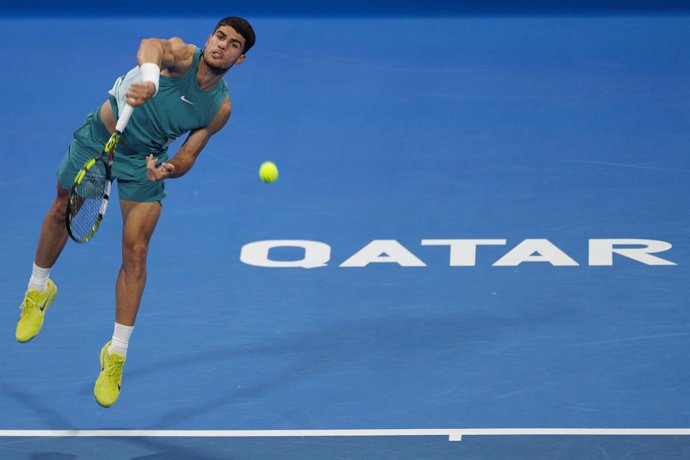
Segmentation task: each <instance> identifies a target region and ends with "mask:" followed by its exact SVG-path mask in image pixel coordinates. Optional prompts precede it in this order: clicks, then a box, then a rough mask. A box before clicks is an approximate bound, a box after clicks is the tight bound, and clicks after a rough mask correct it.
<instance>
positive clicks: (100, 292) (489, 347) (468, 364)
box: [0, 11, 690, 460]
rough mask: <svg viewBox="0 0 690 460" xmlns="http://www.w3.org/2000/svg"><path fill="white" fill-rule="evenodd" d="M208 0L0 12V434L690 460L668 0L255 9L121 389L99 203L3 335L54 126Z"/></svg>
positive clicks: (278, 455)
mask: <svg viewBox="0 0 690 460" xmlns="http://www.w3.org/2000/svg"><path fill="white" fill-rule="evenodd" d="M230 13H232V11H231V12H230ZM221 14H223V13H221ZM220 17H221V16H218V17H216V16H209V17H205V16H199V17H193V18H184V19H183V18H180V17H166V18H161V17H153V16H149V17H133V18H105V19H103V18H93V17H92V18H89V17H82V18H75V17H69V16H67V17H65V16H62V17H40V16H37V17H31V18H26V17H25V18H21V17H11V18H10V17H4V18H2V19H0V42H2V43H3V46H2V47H0V61H2V62H3V63H4V69H3V71H2V72H1V73H0V82H1V83H2V84H1V85H0V87H1V88H2V99H1V103H0V104H1V106H0V121H1V122H2V130H0V145H2V149H0V158H1V159H2V164H3V168H1V169H0V192H1V194H0V196H1V197H2V198H0V214H1V215H2V219H1V220H0V248H1V249H2V262H1V263H0V293H1V295H2V305H3V308H2V309H0V324H2V334H0V349H1V350H2V366H1V367H2V370H1V371H0V414H2V417H0V458H3V459H5V458H7V459H32V460H40V459H65V460H67V459H82V458H98V459H109V458H113V459H120V458H126V459H149V460H152V459H167V458H176V459H180V458H182V459H193V458H201V459H215V458H224V459H268V458H271V459H307V458H321V459H417V458H424V459H461V458H472V459H501V458H511V459H533V458H540V459H541V458H543V459H553V458H562V459H588V458H594V459H608V458H626V459H649V458H664V459H681V458H688V457H690V438H689V437H688V434H690V411H688V407H690V385H689V384H688V382H689V381H690V362H689V361H688V348H689V346H690V323H689V321H688V320H689V317H688V316H689V315H688V312H689V311H690V305H689V304H688V279H690V270H689V267H690V244H689V243H688V238H687V232H688V227H689V226H690V215H689V211H688V200H687V198H688V194H689V192H690V183H689V181H688V180H687V177H688V173H689V172H690V162H689V160H688V146H689V145H690V98H688V82H689V81H690V48H688V46H687V44H688V43H690V16H687V15H683V14H605V15H604V14H589V15H582V14H567V13H562V12H561V13H554V14H472V15H461V14H460V15H449V16H443V15H423V14H419V15H403V16H395V15H392V16H386V15H372V16H353V17H342V16H337V15H323V16H315V17H302V16H299V15H294V16H285V17H283V16H270V15H260V16H256V17H252V16H248V19H249V20H250V21H251V22H252V24H253V25H254V28H255V30H256V33H257V37H258V38H257V44H256V47H255V48H254V49H252V50H251V51H250V52H249V53H248V55H247V60H246V61H245V62H244V63H243V64H242V65H241V66H237V67H235V68H233V69H231V70H230V72H229V73H228V74H227V76H226V79H227V81H228V84H229V88H230V94H231V97H232V103H233V115H232V117H231V120H230V122H229V124H228V126H227V127H226V128H225V129H224V130H223V131H222V132H221V133H219V134H218V135H216V136H215V137H214V138H213V139H212V140H211V141H210V143H209V145H208V146H207V147H206V149H205V150H204V152H203V153H202V154H201V156H200V158H199V160H198V162H197V164H196V165H195V167H194V169H193V170H192V171H191V172H190V173H189V174H187V176H185V177H184V178H181V179H179V180H171V181H168V182H167V184H166V190H167V192H168V197H167V198H166V200H165V202H164V208H163V214H162V217H161V220H160V221H159V224H158V228H157V230H156V233H155V235H154V237H153V240H152V244H151V249H150V253H149V258H148V269H149V270H148V271H149V273H148V284H147V287H146V291H145V293H144V298H143V301H142V306H141V310H140V312H139V317H138V319H137V324H136V327H135V330H134V334H133V336H132V340H131V342H130V347H129V355H128V361H127V365H126V366H125V373H124V380H123V390H122V394H121V396H120V400H119V401H118V402H117V404H116V405H115V406H113V407H112V408H110V409H103V408H101V407H99V406H98V405H97V404H96V402H95V400H94V397H93V384H94V381H95V378H96V376H97V374H98V370H99V363H98V354H99V351H100V349H101V346H102V345H103V344H104V343H105V342H106V341H107V340H109V338H110V336H111V334H112V327H113V320H114V283H115V277H116V275H117V271H118V269H119V264H120V230H121V227H120V225H121V217H120V213H119V210H118V206H117V203H115V204H113V205H111V206H112V207H111V209H110V210H109V213H108V215H107V216H106V218H105V221H104V223H103V227H102V229H101V230H100V232H99V233H98V234H97V235H96V236H95V238H94V240H93V241H92V242H90V243H88V244H85V245H78V244H75V243H72V242H69V243H68V245H67V247H66V249H65V251H64V253H63V254H62V257H61V258H60V260H59V261H58V263H57V265H56V266H55V267H54V269H53V271H52V274H51V277H52V279H53V280H54V281H55V282H56V284H57V286H58V288H59V294H58V297H57V298H56V300H55V302H54V304H53V305H52V306H51V307H50V310H49V311H48V314H47V319H46V323H45V325H44V327H43V330H42V331H41V333H40V335H39V336H38V337H37V338H35V339H34V340H32V341H31V342H30V343H27V344H19V343H17V342H16V340H15V338H14V328H15V325H16V321H17V318H18V315H19V310H18V309H17V306H18V305H19V303H20V302H21V298H22V295H23V293H24V289H25V288H26V283H27V280H28V278H29V276H30V272H31V263H32V260H33V255H34V250H35V244H36V240H37V237H38V231H39V228H40V224H41V220H42V218H43V216H44V215H45V212H46V211H47V209H48V207H49V205H50V203H51V201H52V199H53V196H54V193H55V170H56V168H57V166H58V164H59V162H60V160H61V158H62V156H63V154H64V152H65V150H66V148H67V145H68V144H69V142H70V140H71V134H72V132H73V131H74V130H75V129H77V127H78V126H79V125H80V124H81V123H82V121H83V119H84V117H85V116H86V114H87V113H88V112H90V111H91V110H93V109H95V108H96V107H97V106H98V105H99V104H100V103H101V102H102V101H103V100H105V98H106V95H107V94H106V93H107V90H108V89H109V88H110V87H111V86H112V83H113V82H114V80H115V78H116V77H117V76H119V75H123V74H124V73H126V72H127V70H129V69H130V68H131V67H133V66H134V65H135V53H136V49H137V47H138V44H139V42H140V40H141V39H142V38H145V37H172V36H180V37H182V38H183V39H184V40H185V41H187V42H189V43H194V44H197V45H199V46H203V44H204V42H205V39H206V37H207V34H208V33H210V32H211V31H212V29H213V26H214V25H215V23H216V21H217V20H218V19H219V18H220ZM179 145H180V144H179V142H177V143H176V144H174V145H173V147H172V148H171V153H174V151H175V150H176V148H177V147H179ZM265 160H272V161H274V162H276V164H277V165H278V167H279V168H280V178H279V180H278V181H277V182H276V183H274V184H264V183H262V182H261V181H260V180H259V178H258V167H259V165H260V164H261V162H263V161H265ZM115 161H117V158H116V160H115Z"/></svg>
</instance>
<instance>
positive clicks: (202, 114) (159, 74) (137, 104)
mask: <svg viewBox="0 0 690 460" xmlns="http://www.w3.org/2000/svg"><path fill="white" fill-rule="evenodd" d="M254 41H255V36H254V31H253V29H252V27H251V25H250V24H249V23H248V22H247V21H246V20H244V19H242V18H238V17H228V18H224V19H222V20H221V21H220V22H219V23H218V24H217V25H216V27H215V29H214V31H213V34H212V35H210V36H209V37H208V39H207V40H206V44H205V47H204V49H203V50H201V49H199V48H197V47H195V46H194V45H189V44H186V43H184V42H183V41H182V40H181V39H179V38H171V39H170V40H163V39H156V38H150V39H145V40H142V42H141V44H140V46H139V49H138V51H137V63H138V64H139V65H138V67H135V68H134V69H132V70H131V71H129V72H128V73H127V74H126V75H125V76H124V77H120V78H118V79H117V80H116V82H115V84H114V86H113V88H112V89H111V90H110V91H109V97H108V99H107V100H106V101H105V102H104V103H103V104H102V105H101V106H100V107H99V108H98V109H96V110H94V111H93V112H92V113H90V114H89V115H88V117H87V119H86V122H85V123H84V124H83V125H82V126H81V127H80V128H79V129H78V130H77V131H76V132H75V133H74V138H73V140H72V143H71V144H70V146H69V148H68V150H67V153H66V155H65V157H64V159H63V160H62V163H61V164H60V166H59V168H58V171H57V176H58V183H57V197H56V198H55V201H54V202H53V205H52V207H51V208H50V210H49V211H48V214H47V215H46V217H45V219H44V221H43V225H42V227H41V234H40V238H39V240H38V246H37V249H36V258H35V260H34V265H33V271H32V274H31V278H30V280H29V285H28V290H27V291H26V294H25V296H24V301H23V302H22V304H21V309H22V311H21V315H20V318H19V322H18V324H17V330H16V336H17V340H18V341H19V342H28V341H29V340H31V339H32V338H33V337H35V336H36V335H37V334H38V333H39V331H40V330H41V326H42V325H43V320H44V316H45V311H46V309H47V308H48V307H49V306H50V304H51V303H52V302H53V300H54V299H55V296H56V294H57V287H56V286H55V284H54V283H53V282H52V281H51V280H50V278H49V275H50V270H51V268H52V267H53V265H54V264H55V262H56V261H57V259H58V257H59V256H60V253H61V252H62V250H63V248H64V247H65V244H66V242H67V238H68V234H67V231H66V226H65V218H66V207H67V197H68V195H69V188H70V187H71V185H72V183H73V181H74V177H75V175H76V174H77V172H78V171H79V169H80V168H81V167H82V166H83V164H84V163H85V162H86V161H87V160H89V159H90V158H92V157H94V156H95V155H96V154H97V153H99V152H100V151H101V150H102V149H103V146H104V145H105V143H106V142H107V140H108V138H109V137H110V135H111V133H112V132H113V131H114V130H115V125H116V121H117V118H118V114H119V113H120V112H121V111H122V109H123V107H124V106H125V104H129V105H131V106H132V107H134V112H133V114H132V118H131V119H130V122H129V125H128V126H127V128H126V130H125V132H124V142H123V143H122V144H120V145H119V146H118V149H117V153H116V155H115V161H114V163H113V176H114V177H115V178H116V179H117V186H118V194H119V199H120V208H121V211H122V218H123V229H122V266H121V268H120V272H119V275H118V278H117V282H116V285H115V304H116V312H115V329H114V332H113V337H112V340H111V341H109V342H108V343H106V344H105V346H104V347H103V349H102V350H101V358H100V359H101V373H100V375H99V376H98V379H97V380H96V385H95V387H94V395H95V397H96V401H97V402H98V403H99V404H100V405H101V406H104V407H109V406H112V405H113V404H114V403H115V401H117V398H118V397H119V395H120V385H121V382H122V370H123V366H124V363H125V359H126V357H127V347H128V344H129V339H130V336H131V334H132V330H133V327H134V321H135V319H136V316H137V311H138V310H139V303H140V301H141V296H142V293H143V291H144V285H145V284H146V255H147V253H148V247H149V241H150V239H151V235H152V234H153V231H154V229H155V228H156V223H157V222H158V218H159V216H160V214H161V202H162V200H163V198H164V197H165V191H164V180H165V179H170V178H176V177H180V176H183V175H184V174H185V173H187V171H189V170H190V169H191V167H192V166H193V165H194V162H195V161H196V159H197V157H198V156H199V153H201V151H202V149H203V148H204V147H205V146H206V143H207V142H208V140H209V139H210V138H211V136H213V135H214V134H215V133H217V132H218V131H219V130H220V129H221V128H223V126H224V125H225V123H226V122H227V121H228V118H229V117H230V111H231V107H230V99H229V97H228V89H227V85H226V84H225V81H224V80H223V76H224V75H225V73H226V72H227V71H228V70H230V68H231V67H232V66H233V65H238V64H241V63H242V62H243V61H244V59H245V54H246V53H247V51H249V49H250V48H251V47H252V46H253V45H254ZM185 133H189V135H188V137H187V138H186V140H185V142H184V143H183V145H182V146H181V147H180V149H179V150H178V151H177V153H176V155H175V156H174V157H173V158H172V159H170V160H168V155H167V150H168V145H169V144H170V143H171V142H172V141H173V140H175V139H177V138H178V137H180V136H181V135H183V134H185Z"/></svg>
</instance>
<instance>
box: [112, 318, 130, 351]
mask: <svg viewBox="0 0 690 460" xmlns="http://www.w3.org/2000/svg"><path fill="white" fill-rule="evenodd" d="M133 330H134V326H125V325H124V324H119V323H115V330H114V331H113V340H112V342H111V343H110V347H108V353H110V354H113V353H117V354H118V355H120V356H122V357H123V358H126V357H127V347H128V346H129V338H130V337H131V336H132V331H133Z"/></svg>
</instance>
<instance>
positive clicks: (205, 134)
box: [146, 97, 231, 181]
mask: <svg viewBox="0 0 690 460" xmlns="http://www.w3.org/2000/svg"><path fill="white" fill-rule="evenodd" d="M230 112H231V107H230V99H229V98H228V97H226V98H225V101H224V102H223V104H222V105H221V107H220V109H219V110H218V112H217V113H216V115H215V116H214V117H213V120H212V121H211V123H210V124H209V125H208V126H207V127H205V128H200V129H196V130H194V131H192V132H191V133H189V136H188V137H187V140H185V142H184V144H182V147H180V150H178V151H177V154H175V157H173V158H172V159H171V160H170V161H167V162H165V163H161V165H160V166H159V167H156V159H155V158H154V157H153V155H149V156H148V157H146V175H147V176H148V178H149V180H152V181H159V180H163V179H170V178H175V177H181V176H184V175H185V174H186V173H187V171H189V170H190V169H192V166H194V162H195V161H196V159H197V157H198V156H199V154H200V153H201V151H202V150H203V149H204V147H205V146H206V144H207V143H208V140H209V139H210V138H211V136H213V135H214V134H216V133H217V132H218V131H220V130H221V129H222V128H223V126H225V124H226V123H227V121H228V119H229V118H230Z"/></svg>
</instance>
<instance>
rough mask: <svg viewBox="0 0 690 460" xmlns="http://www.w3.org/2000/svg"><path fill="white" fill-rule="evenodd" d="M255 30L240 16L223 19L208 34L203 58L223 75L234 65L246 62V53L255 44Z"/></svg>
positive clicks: (214, 70) (215, 70)
mask: <svg viewBox="0 0 690 460" xmlns="http://www.w3.org/2000/svg"><path fill="white" fill-rule="evenodd" d="M254 40H255V37H254V30H253V29H252V26H251V25H249V23H248V22H247V21H245V20H244V19H242V18H238V17H227V18H223V19H221V20H220V21H219V22H218V24H217V25H216V27H215V29H213V33H212V34H211V35H209V36H208V39H207V40H206V46H205V47H204V52H203V54H202V59H203V61H204V63H205V64H206V65H207V66H208V68H209V69H210V70H211V71H212V72H214V73H216V74H218V75H223V74H225V72H227V71H228V70H230V68H231V67H232V66H234V65H239V64H242V62H244V59H245V57H246V56H245V53H246V52H247V50H249V48H251V47H252V46H254Z"/></svg>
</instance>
